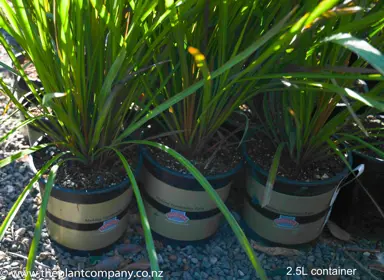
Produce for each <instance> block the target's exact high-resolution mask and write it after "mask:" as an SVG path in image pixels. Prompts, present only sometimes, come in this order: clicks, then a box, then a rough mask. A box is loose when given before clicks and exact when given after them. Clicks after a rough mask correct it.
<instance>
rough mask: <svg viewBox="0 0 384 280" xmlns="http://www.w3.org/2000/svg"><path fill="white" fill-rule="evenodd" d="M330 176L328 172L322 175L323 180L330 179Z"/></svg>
mask: <svg viewBox="0 0 384 280" xmlns="http://www.w3.org/2000/svg"><path fill="white" fill-rule="evenodd" d="M328 178H329V176H328V174H325V173H324V174H323V176H321V179H322V180H325V179H328Z"/></svg>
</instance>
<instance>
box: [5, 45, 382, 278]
mask: <svg viewBox="0 0 384 280" xmlns="http://www.w3.org/2000/svg"><path fill="white" fill-rule="evenodd" d="M0 59H1V60H2V61H5V62H6V63H7V58H6V57H5V56H4V53H3V55H2V50H1V49H0ZM0 75H4V72H0ZM7 82H10V80H9V79H7ZM6 104H7V100H6V98H5V97H4V96H2V95H1V94H0V115H2V113H3V111H4V108H5V106H6ZM8 113H12V108H11V109H10V111H9V112H8ZM17 121H18V119H17V117H12V118H10V119H9V120H8V121H6V122H5V123H3V124H1V126H0V137H1V136H2V135H4V133H5V132H7V131H9V130H10V129H11V128H12V127H14V126H15V124H16V123H17ZM26 147H27V144H26V141H25V139H24V137H23V135H22V134H20V133H17V134H15V135H13V136H12V137H11V138H9V139H8V140H7V141H6V142H3V143H1V144H0V159H2V158H4V157H6V156H9V155H10V154H12V153H14V152H15V151H18V150H21V149H24V148H26ZM31 176H32V173H31V172H30V171H29V169H28V166H27V164H26V163H25V162H23V161H19V162H16V163H14V164H11V165H9V166H6V167H5V168H2V169H0V217H1V218H0V221H3V220H4V218H5V215H6V213H7V212H8V211H9V209H10V208H11V206H12V205H13V203H14V202H15V201H16V199H17V197H18V195H19V194H20V193H21V191H22V189H23V188H24V186H25V185H26V184H27V182H28V181H29V179H30V178H31ZM40 202H41V198H40V196H39V194H38V191H37V189H36V188H35V189H34V190H33V191H32V192H31V194H29V195H28V197H27V199H26V201H25V202H24V204H23V206H22V207H21V209H20V211H19V212H18V214H17V216H16V218H15V220H14V222H13V223H12V226H11V228H9V229H8V231H7V233H6V235H5V238H4V239H3V241H2V242H1V244H0V272H1V271H5V270H6V271H21V270H22V269H24V268H25V265H26V260H25V257H26V256H27V255H28V249H29V245H30V243H31V240H32V237H33V235H34V234H33V230H34V225H35V222H36V217H37V211H38V209H39V205H40ZM136 211H137V210H136V209H135V206H134V205H133V206H132V209H131V212H132V213H133V215H132V219H131V221H130V226H129V228H128V230H127V232H126V234H125V236H124V237H123V238H122V239H121V240H120V241H119V242H118V244H116V247H115V248H114V250H111V251H110V252H108V253H106V254H105V255H104V256H93V257H81V256H73V255H71V254H70V253H68V252H65V251H63V250H61V249H60V248H59V247H57V246H56V245H55V244H53V243H51V241H50V238H49V235H48V233H47V230H46V228H45V227H44V229H43V232H42V236H41V241H40V246H39V254H38V258H37V263H36V271H46V270H49V271H59V270H61V271H65V270H66V269H67V270H68V271H76V270H81V269H90V270H95V269H100V270H108V269H109V270H117V269H123V268H124V269H148V267H149V264H148V261H147V255H146V252H145V244H144V239H143V236H142V229H141V227H140V225H138V224H137V221H138V219H137V214H134V212H136ZM234 215H235V216H236V217H237V219H238V220H239V221H240V216H239V215H238V214H237V213H235V212H234ZM383 243H384V240H382V241H381V242H380V241H379V242H378V241H377V240H371V241H369V240H364V239H359V240H354V241H351V242H343V241H340V240H337V239H336V238H334V237H333V236H332V235H330V233H329V232H327V231H325V232H324V234H323V235H322V237H321V238H320V239H319V240H318V241H317V242H316V243H314V244H312V245H308V246H306V247H305V248H302V249H301V250H300V253H299V255H297V256H271V255H270V254H268V253H266V252H260V251H257V256H258V258H259V260H260V261H261V263H262V266H263V268H264V269H265V270H266V272H267V273H268V276H269V277H268V278H269V279H274V280H278V279H296V280H297V279H325V277H310V276H298V275H296V276H290V277H288V276H287V273H288V271H289V270H288V267H292V269H293V271H295V270H296V269H298V270H300V271H301V270H304V271H305V272H306V273H309V270H310V269H311V268H328V267H329V266H332V267H333V268H337V267H340V268H356V269H357V270H356V274H355V275H353V276H346V277H345V276H344V277H343V276H341V277H339V278H337V277H335V278H332V277H328V278H326V279H366V280H368V279H375V277H376V278H377V279H383V276H384V273H382V272H378V271H374V270H370V271H368V266H369V265H372V264H375V263H378V262H379V261H381V262H384V260H383V259H384V256H383V254H381V255H380V254H375V253H369V252H367V251H368V250H373V249H379V250H381V251H383V248H382V247H381V246H382V245H381V244H383ZM156 247H157V251H158V253H159V254H158V258H159V263H160V269H161V270H163V271H164V276H165V277H164V279H175V280H176V279H185V280H189V279H191V280H193V279H212V280H213V279H225V280H229V279H258V278H257V277H256V274H255V272H254V271H253V269H252V268H251V265H250V262H249V260H248V259H247V257H246V255H245V253H244V252H243V250H242V249H241V247H240V245H239V243H238V242H237V241H236V238H235V237H234V235H233V234H232V232H231V229H230V228H229V226H228V224H226V223H225V222H223V224H222V226H221V227H220V229H219V232H218V233H217V234H216V235H215V237H214V238H213V239H212V240H210V241H209V242H207V243H206V244H203V245H201V246H185V247H178V246H171V245H167V244H163V243H161V242H159V241H157V242H156ZM345 247H353V248H360V249H363V250H362V251H361V252H353V251H352V252H349V253H345V251H344V250H343V249H344V248H345ZM364 250H365V251H364ZM292 252H293V251H288V253H292ZM352 258H353V259H355V260H353V259H352ZM380 258H381V259H380ZM359 265H361V267H360V266H359ZM369 273H373V274H372V275H371V274H369ZM1 279H19V278H15V277H13V276H8V277H2V276H0V280H1ZM46 279H55V278H49V277H46ZM56 279H57V278H56ZM69 279H80V278H69ZM142 279H144V278H142Z"/></svg>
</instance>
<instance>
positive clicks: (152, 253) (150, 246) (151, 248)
mask: <svg viewBox="0 0 384 280" xmlns="http://www.w3.org/2000/svg"><path fill="white" fill-rule="evenodd" d="M111 149H112V150H113V151H114V152H115V153H116V154H117V156H118V157H119V158H120V160H121V162H122V163H123V166H124V169H125V171H126V172H127V175H128V177H129V180H130V181H131V184H132V187H133V192H134V194H135V197H136V201H137V207H138V208H139V213H140V218H141V224H142V226H143V230H144V238H145V244H146V246H147V252H148V256H149V260H150V263H151V269H152V271H160V268H159V264H158V261H157V254H156V249H155V245H154V243H153V238H152V233H151V228H150V226H149V222H148V217H147V214H146V212H145V207H144V202H143V198H142V197H141V194H140V189H139V186H138V185H137V182H136V179H135V176H134V174H133V172H132V170H131V167H130V166H129V163H128V161H127V159H126V158H125V157H124V155H123V154H122V153H121V152H119V151H118V150H117V149H115V148H111ZM156 276H157V275H156ZM155 279H159V278H158V277H155Z"/></svg>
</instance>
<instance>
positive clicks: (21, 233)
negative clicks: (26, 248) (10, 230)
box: [15, 227, 27, 236]
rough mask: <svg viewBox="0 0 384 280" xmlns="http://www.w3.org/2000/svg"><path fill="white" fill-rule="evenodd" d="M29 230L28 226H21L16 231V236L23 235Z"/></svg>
mask: <svg viewBox="0 0 384 280" xmlns="http://www.w3.org/2000/svg"><path fill="white" fill-rule="evenodd" d="M26 231H27V229H26V228H23V227H22V228H19V229H18V230H16V231H15V235H16V236H22V235H24V233H25V232H26Z"/></svg>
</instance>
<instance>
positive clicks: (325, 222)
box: [321, 164, 365, 229]
mask: <svg viewBox="0 0 384 280" xmlns="http://www.w3.org/2000/svg"><path fill="white" fill-rule="evenodd" d="M364 169H365V165H364V164H360V165H358V166H357V167H355V169H353V170H352V172H351V173H349V174H347V175H345V177H344V178H343V179H341V181H340V183H339V184H338V185H337V187H336V189H335V191H334V193H333V195H332V199H331V202H330V203H329V211H328V214H327V217H326V218H325V220H324V223H323V225H322V227H321V229H323V228H324V226H325V225H326V224H327V222H328V220H329V216H330V215H331V212H332V206H333V203H335V200H336V198H337V195H338V194H339V192H340V190H341V189H342V188H343V187H345V186H347V185H348V184H349V183H351V182H353V181H354V180H355V179H357V178H358V177H360V175H361V174H363V172H364ZM356 172H357V174H355V173H356ZM351 175H353V178H352V179H350V180H348V181H346V179H348V178H349V177H350V176H351ZM345 181H346V182H345ZM343 182H345V183H344V184H343Z"/></svg>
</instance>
